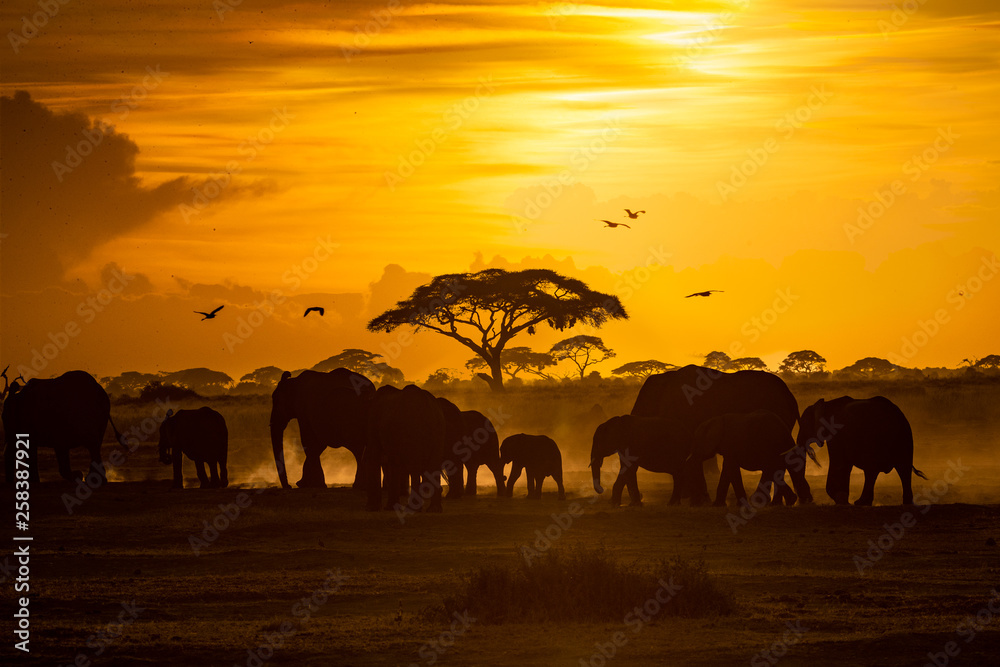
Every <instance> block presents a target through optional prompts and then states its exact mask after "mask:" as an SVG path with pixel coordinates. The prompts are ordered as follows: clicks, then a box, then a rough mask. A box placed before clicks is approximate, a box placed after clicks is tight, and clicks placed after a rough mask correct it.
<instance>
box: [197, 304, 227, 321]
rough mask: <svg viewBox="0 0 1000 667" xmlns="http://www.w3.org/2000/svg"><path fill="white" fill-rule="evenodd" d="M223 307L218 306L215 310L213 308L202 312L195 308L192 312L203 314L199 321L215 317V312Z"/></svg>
mask: <svg viewBox="0 0 1000 667" xmlns="http://www.w3.org/2000/svg"><path fill="white" fill-rule="evenodd" d="M223 308H225V306H219V307H218V308H216V309H215V310H213V311H212V312H210V313H203V312H201V311H200V310H196V311H194V312H196V313H198V314H199V315H204V316H205V317H203V318H201V321H202V322H204V321H205V320H214V319H215V314H216V313H217V312H219V311H220V310H222V309H223Z"/></svg>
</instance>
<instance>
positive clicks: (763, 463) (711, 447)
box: [688, 410, 805, 506]
mask: <svg viewBox="0 0 1000 667" xmlns="http://www.w3.org/2000/svg"><path fill="white" fill-rule="evenodd" d="M793 449H795V440H793V439H792V434H791V433H789V432H788V429H787V428H786V425H785V423H784V422H782V421H781V420H780V419H779V418H778V417H777V416H776V415H775V414H774V413H772V412H768V411H767V410H755V411H754V412H738V413H729V414H725V415H720V416H718V417H712V418H711V419H709V420H707V421H705V422H703V423H702V424H701V425H700V426H698V428H697V430H696V431H695V445H694V448H693V451H692V453H691V457H690V458H689V459H688V475H689V480H690V483H691V503H692V504H693V505H698V504H701V503H703V502H705V501H707V500H708V489H707V488H706V486H705V477H704V476H703V475H702V474H701V462H702V461H704V460H705V459H707V458H709V457H713V456H715V455H716V454H718V455H721V456H722V472H721V474H720V475H719V487H718V489H717V490H716V494H715V505H717V506H722V505H725V504H726V494H727V492H728V491H729V487H730V486H732V487H733V492H734V493H735V494H736V499H737V501H740V500H744V501H745V500H746V499H747V493H746V489H745V488H744V487H743V476H742V475H741V473H740V470H741V469H742V470H759V471H760V472H761V476H760V482H759V483H758V485H757V491H756V493H757V494H759V495H760V496H766V497H767V498H770V496H771V483H772V482H773V483H774V484H775V486H776V490H775V493H774V502H773V504H775V505H780V504H781V501H782V499H784V500H785V502H786V504H788V505H792V504H794V503H795V494H794V493H792V491H791V489H789V488H788V485H787V484H786V483H785V479H784V477H785V468H786V466H787V463H786V462H785V455H786V453H788V452H791V451H792V450H793ZM804 479H805V476H804V475H802V474H801V473H799V474H798V476H797V477H796V476H793V480H798V481H796V482H795V483H796V485H797V486H796V488H799V487H798V484H799V483H804Z"/></svg>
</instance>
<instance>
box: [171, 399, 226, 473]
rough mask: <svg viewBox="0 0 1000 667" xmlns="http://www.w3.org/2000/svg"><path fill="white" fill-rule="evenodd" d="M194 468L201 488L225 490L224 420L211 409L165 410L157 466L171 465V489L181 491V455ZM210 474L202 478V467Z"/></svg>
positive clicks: (203, 471) (203, 470)
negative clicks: (206, 467) (193, 465)
mask: <svg viewBox="0 0 1000 667" xmlns="http://www.w3.org/2000/svg"><path fill="white" fill-rule="evenodd" d="M182 453H183V454H185V455H187V457H188V458H189V459H191V460H192V461H194V462H195V463H196V464H197V469H198V480H199V481H200V482H201V488H203V489H204V488H225V487H227V486H229V473H228V472H227V471H226V458H227V456H228V455H229V431H228V429H226V420H225V418H224V417H223V416H222V415H220V414H219V413H218V412H216V411H215V410H213V409H212V408H208V407H202V408H198V409H197V410H178V411H177V412H176V414H175V413H174V411H173V410H167V418H166V419H165V420H163V423H162V424H160V462H161V463H170V462H171V461H173V464H174V484H173V487H172V488H174V489H183V488H184V477H183V476H182V475H181V461H182V460H183V459H182V456H181V454H182ZM206 463H207V464H208V469H209V471H210V472H211V474H212V478H211V479H209V478H208V476H207V475H206V474H205V464H206Z"/></svg>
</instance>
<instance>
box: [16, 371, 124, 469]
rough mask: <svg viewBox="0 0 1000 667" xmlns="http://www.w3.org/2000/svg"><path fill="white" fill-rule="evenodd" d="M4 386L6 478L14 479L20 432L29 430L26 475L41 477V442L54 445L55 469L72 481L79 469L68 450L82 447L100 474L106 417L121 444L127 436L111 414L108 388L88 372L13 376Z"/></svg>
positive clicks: (49, 445) (106, 423)
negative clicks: (15, 378) (19, 380)
mask: <svg viewBox="0 0 1000 667" xmlns="http://www.w3.org/2000/svg"><path fill="white" fill-rule="evenodd" d="M7 389H8V388H6V387H5V393H6V398H5V400H4V404H3V417H2V419H3V428H4V440H5V445H6V447H5V456H4V463H5V467H6V478H7V482H8V483H11V484H13V483H14V478H15V474H14V472H15V471H14V466H15V458H16V457H17V452H16V449H17V444H16V442H17V434H18V433H26V434H28V435H29V436H30V447H28V448H27V451H28V479H29V481H34V482H37V481H38V479H39V477H38V448H39V447H51V448H52V449H54V450H55V453H56V461H57V462H58V464H59V474H60V475H62V477H63V479H66V480H70V481H72V480H74V479H77V477H78V476H79V475H80V473H79V472H75V471H73V470H71V469H70V463H69V451H70V450H71V449H75V448H77V447H86V448H87V451H89V452H90V466H91V468H92V469H93V470H94V471H95V472H97V473H98V474H99V475H100V476H101V478H102V479H104V463H103V462H102V460H101V443H102V442H103V441H104V431H105V429H106V428H107V426H108V424H109V423H110V424H111V428H112V429H113V430H114V432H115V438H116V439H117V440H118V442H119V443H121V444H122V445H125V444H126V442H125V438H124V437H122V434H121V433H119V432H118V429H117V428H116V427H115V424H114V422H113V421H112V420H111V401H110V399H109V398H108V394H107V392H105V391H104V388H103V387H102V386H101V385H100V384H98V382H97V380H95V379H94V378H93V376H92V375H90V373H87V372H85V371H69V372H66V373H63V374H62V375H60V376H59V377H57V378H52V379H48V380H39V379H31V380H28V382H27V383H26V384H25V385H24V386H21V385H20V384H19V383H17V382H16V381H15V382H14V383H13V384H12V385H10V386H9V391H7Z"/></svg>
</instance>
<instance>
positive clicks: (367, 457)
mask: <svg viewBox="0 0 1000 667" xmlns="http://www.w3.org/2000/svg"><path fill="white" fill-rule="evenodd" d="M446 438H447V429H446V425H445V418H444V415H443V414H442V412H441V405H440V403H439V402H438V400H437V399H436V398H435V397H434V395H433V394H431V393H430V392H429V391H425V390H424V389H421V388H419V387H417V386H416V385H412V384H411V385H407V386H405V387H403V388H402V389H396V388H395V387H393V386H391V385H385V386H382V387H379V389H378V391H377V392H375V397H374V400H373V404H372V407H371V411H370V412H369V415H368V444H367V446H366V447H365V451H364V456H363V458H362V462H361V467H362V469H363V471H364V472H363V475H364V484H365V488H366V489H367V493H368V503H367V505H366V506H365V509H366V510H368V511H371V512H375V511H378V510H379V508H380V507H381V506H382V502H381V500H382V494H383V491H384V492H385V496H386V501H385V509H387V510H391V509H398V505H397V504H398V502H399V496H400V495H401V492H402V491H403V490H405V489H406V486H407V484H406V483H407V479H408V478H411V479H414V481H415V482H418V481H419V483H415V484H414V486H415V488H414V489H413V491H414V493H416V494H419V496H423V497H425V498H429V499H430V505H429V507H428V508H427V511H428V512H440V511H441V469H442V467H443V465H444V457H445V446H446V445H445V442H446ZM380 470H381V471H382V473H383V474H382V480H381V484H380V483H379V471H380ZM408 504H409V501H408Z"/></svg>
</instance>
